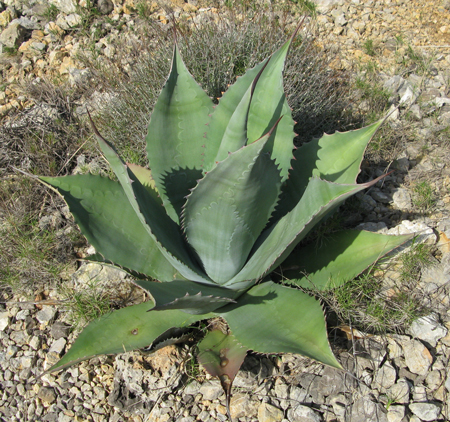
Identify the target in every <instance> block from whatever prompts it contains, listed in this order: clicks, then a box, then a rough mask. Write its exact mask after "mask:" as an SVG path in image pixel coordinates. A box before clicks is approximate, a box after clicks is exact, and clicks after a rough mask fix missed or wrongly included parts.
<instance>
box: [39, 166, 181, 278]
mask: <svg viewBox="0 0 450 422" xmlns="http://www.w3.org/2000/svg"><path fill="white" fill-rule="evenodd" d="M40 179H41V180H42V181H43V182H45V183H48V184H49V185H51V186H53V187H55V188H56V189H57V191H58V192H59V193H60V194H61V195H62V196H63V198H64V200H65V201H66V203H67V205H68V206H69V208H70V211H71V213H72V214H73V215H74V217H75V221H76V223H77V224H78V226H79V227H80V228H81V230H82V232H83V234H84V235H85V236H86V238H87V239H88V241H89V243H90V244H91V245H93V246H94V247H95V249H96V250H97V251H98V252H99V253H101V254H102V256H103V257H105V259H106V260H108V261H111V262H112V263H114V264H115V265H118V266H121V267H125V268H130V269H133V270H134V271H136V272H139V273H142V274H146V275H148V276H150V277H154V278H157V279H158V280H161V281H170V280H173V279H174V278H175V277H176V276H177V274H178V272H177V270H176V269H175V268H174V267H173V266H172V264H171V263H170V262H169V261H168V260H167V259H166V258H165V257H164V255H163V254H162V253H161V251H160V250H159V248H158V247H157V245H156V243H155V241H154V240H153V239H152V238H151V237H150V236H148V234H147V232H146V231H145V229H144V227H143V225H142V222H141V220H139V218H138V217H137V216H136V214H135V212H134V210H133V208H132V207H131V205H130V204H129V202H128V200H127V197H126V195H125V193H124V191H123V189H122V187H121V186H120V184H119V183H117V182H114V181H112V180H110V179H107V178H104V177H100V176H93V175H90V174H87V175H75V176H65V177H41V178H40Z"/></svg>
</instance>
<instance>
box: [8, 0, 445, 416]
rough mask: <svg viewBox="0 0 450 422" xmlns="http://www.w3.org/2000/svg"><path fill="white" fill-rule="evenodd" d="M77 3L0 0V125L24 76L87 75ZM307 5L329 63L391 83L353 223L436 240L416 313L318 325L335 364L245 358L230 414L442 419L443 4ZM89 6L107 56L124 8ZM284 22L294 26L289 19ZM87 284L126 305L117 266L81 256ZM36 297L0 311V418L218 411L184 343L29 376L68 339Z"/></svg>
mask: <svg viewBox="0 0 450 422" xmlns="http://www.w3.org/2000/svg"><path fill="white" fill-rule="evenodd" d="M88 3H89V2H88V1H87V0H81V1H80V4H79V6H77V5H76V2H75V0H52V1H51V4H52V5H54V9H52V10H53V12H52V13H53V14H52V15H51V16H50V15H47V16H46V17H44V16H43V15H45V14H46V12H48V2H47V1H40V0H35V1H22V0H3V1H2V2H0V29H1V33H0V66H1V71H2V75H3V79H2V80H3V82H2V83H3V84H4V85H2V86H3V88H2V89H1V90H0V118H3V119H4V120H5V121H6V120H7V119H8V118H9V117H10V116H11V115H12V112H13V111H15V110H23V109H26V108H32V107H33V101H31V100H30V98H28V97H27V96H26V95H25V94H24V93H23V91H22V89H21V82H23V81H24V80H25V81H32V80H33V79H35V78H37V77H42V76H51V77H58V78H62V79H67V80H69V81H70V83H72V84H77V83H79V82H81V81H82V80H83V78H89V75H90V69H88V68H85V67H83V64H82V63H81V62H79V61H78V60H77V52H79V51H80V50H83V49H86V48H87V47H88V46H89V39H88V37H85V36H82V35H80V34H78V32H77V31H76V30H75V29H76V28H77V27H79V25H80V22H81V20H82V19H83V13H81V12H80V10H82V9H83V7H87V6H88ZM171 3H172V6H173V8H174V10H175V13H176V14H177V16H185V18H186V19H188V20H193V21H195V22H197V23H201V22H202V20H203V19H209V18H211V16H214V14H215V13H217V11H218V8H220V7H221V4H220V2H216V3H214V2H207V1H204V2H203V1H195V0H193V1H189V2H184V1H182V0H177V1H173V2H171ZM318 4H319V8H318V11H319V13H318V18H317V20H318V24H319V34H320V37H319V41H321V42H322V43H323V45H324V47H326V48H334V46H339V48H340V52H341V53H340V56H339V57H340V58H339V59H337V60H336V61H335V62H334V64H333V65H334V67H335V68H336V69H347V70H349V69H352V70H353V71H355V72H362V73H364V72H367V64H368V63H372V64H373V63H376V65H377V71H376V72H377V76H378V77H379V78H380V80H381V83H382V85H383V86H384V87H385V88H386V89H388V90H389V91H390V92H391V103H392V104H393V108H392V111H393V112H392V114H391V115H390V117H389V120H388V122H387V127H388V128H389V130H391V131H394V132H395V131H397V132H399V133H406V134H407V135H405V136H404V137H402V141H401V143H400V144H399V146H398V147H397V148H396V149H395V151H393V154H394V156H393V157H392V162H391V163H390V166H391V167H392V168H393V169H395V170H396V171H395V172H394V173H393V174H391V175H389V176H387V177H386V178H385V179H384V181H383V183H381V184H379V185H377V186H375V187H374V188H372V189H371V190H369V191H368V192H364V193H362V194H361V195H360V197H359V200H360V205H359V208H358V210H357V211H356V213H355V214H356V217H355V222H356V223H359V224H360V226H361V227H364V228H366V229H368V230H374V231H383V232H389V233H411V232H414V233H417V235H418V236H419V237H418V240H417V241H418V242H425V243H427V244H430V245H433V246H434V247H435V250H436V253H435V256H436V258H435V260H434V263H433V265H430V266H428V267H427V268H426V269H424V270H423V271H422V272H421V273H420V274H419V275H418V276H417V280H416V283H415V287H414V288H415V289H418V290H420V291H421V292H422V293H423V298H424V299H423V300H424V302H425V304H426V306H427V307H428V309H430V311H429V312H428V314H427V315H425V316H424V317H421V318H419V319H417V320H416V321H414V322H413V324H412V325H411V326H410V327H409V329H408V330H407V331H406V332H404V333H403V334H395V333H392V334H386V335H383V336H376V335H366V334H364V333H360V332H358V331H356V330H353V329H352V328H351V327H343V328H342V329H336V330H335V331H333V333H331V340H332V342H333V335H335V336H336V337H340V336H342V335H343V333H344V331H346V332H347V334H349V337H348V340H344V341H343V340H342V339H341V340H339V341H334V342H333V347H334V348H335V352H336V354H337V355H338V357H339V360H340V361H341V362H342V364H343V366H344V367H345V369H346V372H339V371H336V370H333V369H331V368H327V367H324V366H323V365H320V364H317V363H315V362H312V361H310V360H308V359H306V358H302V357H299V356H293V355H284V356H281V357H275V356H270V357H266V356H258V355H249V356H248V358H247V359H246V361H245V362H244V365H243V367H242V370H241V371H240V373H239V374H238V376H237V378H236V380H235V382H234V394H233V397H232V400H231V414H232V416H233V418H234V420H236V421H241V422H250V421H259V422H272V421H273V422H274V421H283V422H287V421H289V422H298V421H301V422H320V421H339V422H344V421H352V422H359V421H361V422H363V421H367V422H371V421H373V422H376V421H380V422H385V421H389V422H404V421H414V422H419V421H445V420H450V371H449V369H448V368H449V360H450V311H449V309H450V308H449V289H450V244H449V239H450V167H449V163H450V130H449V124H450V97H449V91H450V88H449V81H450V70H449V66H450V3H449V2H448V1H440V0H439V1H438V2H436V1H427V0H423V1H419V0H383V1H372V0H367V1H363V0H351V1H350V0H339V1H335V0H319V1H318ZM97 5H98V9H99V10H100V12H101V14H102V15H101V16H100V17H98V19H100V20H101V21H102V22H103V24H104V25H103V27H102V30H104V31H106V33H105V35H104V36H103V37H102V38H100V40H99V41H97V44H96V46H95V47H96V49H97V50H98V52H99V53H100V54H101V55H104V56H106V57H111V56H113V55H114V54H115V53H116V49H117V48H120V47H119V44H118V41H117V40H118V39H119V38H120V36H121V35H120V34H119V33H118V32H117V29H116V26H115V25H113V24H112V23H114V22H118V21H120V22H123V28H124V29H123V31H125V33H126V31H127V28H131V27H133V25H134V24H135V23H136V22H138V20H139V18H138V13H137V5H138V2H137V1H136V0H135V2H133V0H126V1H124V2H123V1H121V0H116V1H110V0H98V3H97ZM149 5H150V6H149V9H148V13H150V14H151V17H152V19H156V20H158V21H159V22H161V24H162V25H165V24H167V23H168V21H169V18H170V16H169V15H168V14H167V10H166V9H164V8H162V7H160V5H159V4H158V3H157V2H153V3H152V2H149ZM222 6H223V5H222ZM80 8H81V9H80ZM288 19H291V21H292V23H294V22H296V21H297V20H298V17H297V16H291V17H288ZM108 25H109V26H108ZM93 28H94V27H93ZM92 30H94V29H92ZM108 31H110V32H108ZM122 36H123V35H122ZM129 36H130V37H132V36H133V35H132V34H131V33H130V34H129ZM368 40H369V41H372V42H371V43H367V42H368ZM410 48H411V50H410ZM411 52H414V53H417V54H418V53H420V55H419V56H417V54H416V56H413V54H412V53H411ZM361 102H362V104H361V107H362V108H364V107H368V105H367V103H365V102H364V99H362V101H361ZM396 106H398V108H396ZM370 171H371V172H372V173H374V174H375V175H380V174H382V173H383V172H384V171H385V165H384V164H383V165H381V164H380V165H379V167H377V166H376V165H375V164H374V165H372V167H371V169H370ZM423 182H426V183H427V184H428V185H429V187H430V189H431V194H430V195H431V202H429V203H425V204H423V203H422V204H420V203H419V200H420V199H421V198H420V190H418V189H417V186H419V185H420V184H421V183H423ZM422 199H423V198H422ZM398 271H399V269H398V267H397V266H395V265H394V266H387V269H386V271H385V272H384V274H383V278H382V280H383V283H384V287H385V290H386V292H389V291H390V289H391V290H392V289H395V285H396V281H397V280H398V278H399V272H398ZM92 279H96V280H99V282H100V285H101V284H102V283H108V286H109V288H110V289H111V285H116V286H117V288H118V289H119V286H120V289H124V290H123V291H124V292H125V290H127V289H129V290H130V291H132V292H133V294H134V296H135V299H136V300H139V292H138V291H136V290H134V287H133V285H132V284H131V283H130V282H129V281H128V280H127V279H126V277H125V276H124V274H123V273H122V272H120V271H118V270H115V269H111V268H107V267H101V266H98V265H96V264H83V265H82V266H81V267H80V268H79V269H78V270H77V271H76V272H75V273H74V274H73V275H72V276H71V280H70V283H72V284H73V285H77V286H79V288H81V289H82V288H83V286H87V285H88V284H89V281H90V280H92ZM100 287H101V286H100ZM124 294H125V293H124ZM48 296H49V298H48V299H47V300H46V301H38V302H23V301H19V299H20V298H15V299H14V300H10V301H9V302H8V303H6V304H4V305H0V342H1V344H2V348H1V351H0V367H1V368H2V371H1V372H0V386H1V389H0V394H1V396H0V419H1V420H2V421H21V422H22V421H47V422H53V421H58V422H65V421H67V422H70V421H95V422H102V421H114V422H119V421H135V422H144V421H157V422H158V421H159V422H163V421H176V422H193V421H204V422H209V421H211V422H212V421H225V420H226V419H227V418H226V410H225V397H224V394H223V392H222V389H221V387H220V385H219V383H218V381H217V380H214V379H210V378H209V377H207V376H205V375H204V374H203V372H202V371H201V370H200V371H199V369H198V368H197V367H196V365H195V364H194V362H195V361H194V360H193V359H192V356H191V350H190V349H189V347H188V346H169V347H166V348H164V349H161V350H160V351H158V352H156V353H155V354H152V355H142V354H141V353H139V352H131V353H125V354H122V355H118V356H116V357H99V358H94V359H91V360H90V361H87V362H83V363H80V364H78V365H75V366H74V367H72V368H69V369H67V370H64V371H61V372H58V373H56V374H51V375H45V376H43V377H42V378H38V376H39V375H40V374H41V373H42V372H43V370H44V369H46V368H48V367H49V366H51V365H52V364H53V363H55V362H56V361H57V360H58V358H59V357H60V356H61V355H62V354H63V353H64V352H65V350H66V349H67V348H68V347H69V346H70V344H71V343H72V342H73V340H74V338H75V337H76V332H71V330H70V326H69V325H68V323H67V318H66V313H65V311H64V306H63V305H64V304H63V303H61V302H60V301H59V298H58V297H57V296H55V293H54V292H49V294H48Z"/></svg>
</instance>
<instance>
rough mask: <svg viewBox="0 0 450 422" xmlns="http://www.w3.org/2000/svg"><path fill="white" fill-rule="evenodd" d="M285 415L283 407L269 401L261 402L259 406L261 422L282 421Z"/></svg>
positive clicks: (259, 419)
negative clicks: (279, 407)
mask: <svg viewBox="0 0 450 422" xmlns="http://www.w3.org/2000/svg"><path fill="white" fill-rule="evenodd" d="M283 416H284V413H283V411H282V410H281V409H278V408H277V407H275V406H272V405H270V404H268V403H261V404H260V405H259V407H258V421H259V422H280V421H281V420H282V419H283Z"/></svg>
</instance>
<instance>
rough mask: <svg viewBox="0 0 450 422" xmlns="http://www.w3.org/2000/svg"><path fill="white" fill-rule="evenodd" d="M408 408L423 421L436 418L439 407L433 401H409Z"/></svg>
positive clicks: (439, 410)
mask: <svg viewBox="0 0 450 422" xmlns="http://www.w3.org/2000/svg"><path fill="white" fill-rule="evenodd" d="M409 409H410V410H411V412H412V413H414V414H415V415H416V416H417V417H418V418H420V419H421V420H423V421H427V422H431V421H435V420H437V419H438V416H439V414H440V413H441V408H440V407H439V406H437V405H435V404H433V403H411V404H410V405H409Z"/></svg>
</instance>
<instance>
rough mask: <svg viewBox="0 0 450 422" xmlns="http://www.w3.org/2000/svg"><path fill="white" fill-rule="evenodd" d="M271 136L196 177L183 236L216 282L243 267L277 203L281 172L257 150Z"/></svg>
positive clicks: (185, 215) (267, 157) (186, 206)
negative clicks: (201, 177)
mask: <svg viewBox="0 0 450 422" xmlns="http://www.w3.org/2000/svg"><path fill="white" fill-rule="evenodd" d="M269 136H270V133H269V134H267V135H266V136H264V137H263V138H261V139H260V140H258V141H256V142H254V143H253V144H250V145H248V146H246V147H243V148H241V149H240V150H239V151H236V152H235V153H233V154H230V156H229V157H228V158H227V159H225V160H224V161H222V162H221V163H219V164H218V165H217V166H216V167H215V168H214V169H213V170H211V171H210V172H209V173H207V174H206V175H205V177H204V178H203V179H202V180H200V181H199V183H198V185H197V187H196V188H195V189H194V190H193V191H192V193H191V195H190V196H189V197H188V199H187V201H186V205H185V208H184V220H183V227H184V230H185V233H186V238H187V240H188V242H189V243H190V244H191V245H192V247H193V248H194V249H195V251H196V252H197V254H198V256H199V257H200V259H201V261H202V263H203V265H204V268H205V271H206V273H207V274H208V275H209V277H211V279H213V280H214V281H215V282H217V283H219V284H222V283H224V282H226V281H228V280H229V279H230V278H231V277H233V276H234V275H235V274H236V273H237V272H238V271H239V270H240V269H241V268H242V266H243V265H244V263H245V261H246V259H247V257H248V254H249V252H250V250H251V248H252V247H253V245H254V243H255V241H256V239H257V238H258V236H259V234H260V233H261V231H262V230H263V228H264V227H265V226H266V224H267V221H268V220H269V217H270V215H271V213H272V211H273V209H274V207H275V204H276V201H277V198H278V194H279V190H280V184H281V182H280V177H279V172H278V169H277V168H276V166H275V164H274V163H273V161H272V160H270V158H269V156H268V155H267V154H261V151H262V149H263V147H264V144H265V142H266V141H267V139H268V138H269Z"/></svg>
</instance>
